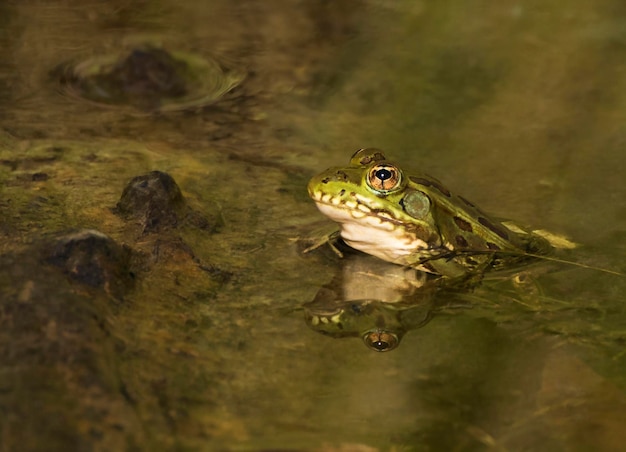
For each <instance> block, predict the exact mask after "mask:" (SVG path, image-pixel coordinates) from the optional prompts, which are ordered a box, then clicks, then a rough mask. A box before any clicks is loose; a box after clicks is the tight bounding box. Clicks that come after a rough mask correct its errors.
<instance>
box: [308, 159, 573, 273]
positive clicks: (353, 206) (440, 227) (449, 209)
mask: <svg viewBox="0 0 626 452" xmlns="http://www.w3.org/2000/svg"><path fill="white" fill-rule="evenodd" d="M308 191H309V195H310V196H311V198H312V199H313V200H314V201H315V203H316V204H317V207H318V208H319V210H320V211H321V212H322V213H323V214H324V215H326V216H327V217H329V218H331V219H332V220H334V221H335V222H337V223H339V225H340V228H341V231H340V234H341V238H342V239H343V241H344V242H345V243H346V244H348V245H349V246H351V247H352V248H355V249H357V250H360V251H363V252H365V253H368V254H371V255H373V256H376V257H378V258H380V259H383V260H385V261H388V262H392V263H395V264H399V265H404V266H410V267H413V268H417V269H419V270H423V271H426V272H429V273H433V274H437V275H441V276H445V277H461V276H463V275H467V274H469V273H473V274H477V273H478V274H482V273H483V272H484V271H485V270H488V269H490V268H499V267H504V266H508V265H509V264H512V263H514V262H519V261H520V260H522V259H527V258H528V257H529V256H530V255H533V256H536V255H543V254H547V253H549V252H550V251H551V250H552V248H553V246H552V245H553V244H554V243H555V242H553V241H552V240H550V239H551V238H552V237H554V236H548V235H547V233H545V234H542V231H530V230H525V229H523V228H521V227H518V226H516V225H515V224H513V223H511V222H507V221H500V220H497V219H494V218H492V217H490V216H489V215H487V214H485V213H484V212H483V211H482V210H480V209H479V208H478V207H477V206H476V205H475V204H474V203H472V202H470V201H468V200H467V199H465V198H463V197H461V196H458V195H455V194H453V193H452V192H450V190H448V189H447V188H446V187H445V186H444V185H443V184H442V183H441V182H440V181H438V180H437V179H435V178H433V177H431V176H428V175H425V174H417V175H416V174H406V173H404V172H403V171H402V169H401V168H400V167H399V166H398V165H396V164H394V163H392V162H390V161H389V160H387V158H386V157H385V155H384V154H383V152H382V151H380V150H379V149H373V148H368V149H360V150H358V151H357V152H356V153H355V154H354V155H353V156H352V158H351V160H350V165H349V166H346V167H340V168H329V169H327V170H326V171H324V172H322V173H321V174H319V175H317V176H315V177H313V178H312V179H311V181H310V182H309V185H308ZM546 237H548V238H546ZM551 242H552V243H551ZM570 244H571V242H567V241H566V240H565V241H564V244H563V247H570V246H569V245H570Z"/></svg>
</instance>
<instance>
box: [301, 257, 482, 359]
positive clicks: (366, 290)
mask: <svg viewBox="0 0 626 452" xmlns="http://www.w3.org/2000/svg"><path fill="white" fill-rule="evenodd" d="M471 284H472V283H471V282H470V281H469V280H467V279H462V280H461V279H459V280H455V281H454V283H453V281H452V280H450V279H446V278H438V277H435V276H433V275H429V274H427V273H424V272H421V271H419V270H417V269H414V268H408V267H401V266H398V265H394V264H391V263H388V262H385V261H382V260H380V259H377V258H374V257H372V256H368V255H365V254H362V253H352V254H350V255H347V256H346V257H345V259H343V260H342V267H341V269H340V271H339V273H338V274H337V275H336V276H335V278H333V280H332V281H331V282H330V283H328V284H326V285H324V286H323V287H321V288H320V290H319V291H318V293H317V294H316V296H315V298H314V299H313V301H311V302H308V303H305V304H304V306H303V307H304V312H305V321H306V323H307V325H308V326H309V327H310V328H312V329H313V330H315V331H317V332H319V333H321V334H324V335H327V336H331V337H334V338H343V337H360V338H361V339H362V340H363V342H364V343H365V345H366V346H367V347H368V348H370V349H371V350H374V351H378V352H387V351H391V350H393V349H395V348H396V347H398V345H399V344H400V341H401V340H402V337H403V336H404V335H405V334H406V333H407V332H408V331H410V330H414V329H418V328H422V327H423V326H425V325H426V324H427V323H428V322H429V321H430V320H431V319H432V317H433V314H434V313H436V312H437V311H438V310H441V309H443V308H446V307H452V306H454V307H460V306H461V305H460V304H459V302H455V301H453V302H450V300H447V299H446V296H445V294H446V293H450V292H448V291H446V290H445V289H446V288H447V287H454V288H455V289H456V290H457V291H458V290H459V289H460V288H466V287H468V286H470V285H471Z"/></svg>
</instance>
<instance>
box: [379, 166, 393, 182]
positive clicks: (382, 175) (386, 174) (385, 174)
mask: <svg viewBox="0 0 626 452" xmlns="http://www.w3.org/2000/svg"><path fill="white" fill-rule="evenodd" d="M376 177H377V178H378V179H380V180H387V179H391V178H392V177H393V173H392V172H391V171H389V170H388V169H384V168H383V169H379V170H378V171H376Z"/></svg>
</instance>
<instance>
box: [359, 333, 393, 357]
mask: <svg viewBox="0 0 626 452" xmlns="http://www.w3.org/2000/svg"><path fill="white" fill-rule="evenodd" d="M363 342H365V345H366V346H367V347H368V348H370V349H372V350H374V351H376V352H388V351H391V350H393V349H394V348H396V347H397V346H398V344H399V343H400V339H399V338H398V336H397V335H395V334H393V333H389V332H387V331H383V330H379V329H376V330H374V331H368V332H366V333H365V334H364V335H363Z"/></svg>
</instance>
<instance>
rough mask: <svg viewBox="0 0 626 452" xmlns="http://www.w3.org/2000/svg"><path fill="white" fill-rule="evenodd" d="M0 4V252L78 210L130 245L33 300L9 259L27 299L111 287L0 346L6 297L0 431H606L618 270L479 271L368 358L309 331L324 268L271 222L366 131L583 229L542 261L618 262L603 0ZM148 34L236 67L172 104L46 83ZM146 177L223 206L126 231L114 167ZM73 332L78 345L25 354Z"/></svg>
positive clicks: (566, 446)
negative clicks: (210, 98)
mask: <svg viewBox="0 0 626 452" xmlns="http://www.w3.org/2000/svg"><path fill="white" fill-rule="evenodd" d="M0 8H1V14H0V17H1V18H2V19H0V20H1V33H0V40H1V42H2V45H1V46H0V48H1V49H2V50H0V52H1V53H2V55H1V56H2V58H1V59H0V61H1V63H0V87H1V88H2V89H0V128H1V129H2V134H1V135H0V153H1V155H0V157H1V158H0V161H2V165H0V178H1V179H2V190H1V191H0V208H1V209H2V219H1V220H0V231H1V233H2V235H3V238H4V240H3V241H2V244H1V245H0V246H1V250H2V252H3V253H5V254H7V255H17V256H22V257H20V259H21V260H19V259H18V260H17V261H15V263H13V264H11V265H12V266H13V268H14V269H15V268H22V267H21V266H20V265H22V264H20V262H30V261H29V260H28V259H30V257H28V258H26V257H23V256H29V250H30V249H32V247H33V246H35V245H33V243H35V244H36V243H37V241H38V240H39V239H41V238H42V237H44V238H45V237H48V236H50V235H51V234H52V233H56V232H57V231H65V230H70V229H75V228H92V229H98V230H100V231H102V232H104V233H106V234H108V235H109V236H111V237H112V238H114V239H115V240H117V241H118V242H120V243H125V244H127V245H128V246H130V247H132V248H133V250H134V251H135V252H136V254H137V255H139V256H142V259H143V260H141V262H142V264H141V265H140V271H138V273H137V283H136V286H135V288H134V290H133V291H131V292H130V293H129V294H127V295H126V296H125V297H124V300H123V302H119V301H118V302H115V303H111V301H110V300H109V299H108V298H107V297H106V296H103V295H102V294H95V295H93V293H92V292H89V291H86V290H85V289H80V287H78V288H76V286H68V287H69V288H68V289H58V293H57V294H56V295H55V289H54V284H53V283H50V282H49V281H50V280H49V279H45V278H54V275H55V273H53V272H52V270H50V275H51V276H47V275H48V273H45V277H44V276H42V278H44V279H42V281H43V282H41V283H40V282H37V281H39V280H38V279H35V283H32V279H30V278H31V276H28V274H27V273H24V274H25V275H26V276H23V279H20V278H19V277H16V276H15V274H21V273H19V272H18V271H16V270H15V271H14V272H13V273H12V275H13V276H12V277H11V278H9V277H4V276H3V278H2V279H1V280H2V281H3V287H4V289H3V290H8V293H14V296H15V297H16V299H18V300H35V301H34V302H33V309H35V308H36V307H37V306H39V304H38V303H46V300H47V298H45V297H44V295H37V294H40V292H38V290H41V293H47V292H49V293H51V294H52V295H49V297H50V299H52V300H57V299H60V298H63V297H65V298H63V299H67V300H74V297H78V299H80V300H84V298H80V297H84V296H85V293H87V294H88V297H93V299H94V300H95V301H94V303H96V302H102V303H103V304H102V305H103V306H107V307H106V308H103V309H100V308H98V309H96V308H94V309H96V310H95V311H94V312H95V314H93V315H92V316H91V317H90V316H86V317H85V318H86V319H91V320H84V321H85V322H87V323H88V322H92V320H93V319H94V318H95V319H100V321H99V322H95V326H92V327H90V328H95V329H94V330H91V329H88V328H87V327H85V330H81V328H78V327H77V329H78V330H79V331H78V332H75V331H71V334H70V332H68V331H66V330H64V329H63V328H60V327H59V325H61V326H63V325H65V323H63V322H64V321H65V320H64V318H63V317H62V316H61V314H62V313H61V314H59V313H56V314H55V315H59V316H61V317H58V318H57V317H50V318H48V317H46V316H43V317H42V318H41V324H35V326H34V327H32V330H31V329H29V330H28V334H30V335H31V336H36V335H43V336H41V337H45V338H47V339H46V340H47V341H48V342H44V343H46V344H47V343H50V344H52V345H50V350H48V349H46V350H48V351H47V352H45V353H44V352H43V351H42V349H41V348H39V349H38V348H34V349H33V350H34V351H33V352H32V353H33V354H28V355H21V354H19V353H22V352H21V350H22V349H19V350H20V352H19V353H18V351H16V350H18V349H17V348H14V347H16V345H15V344H16V343H18V342H19V344H23V343H25V344H27V343H28V339H23V341H22V339H21V338H24V337H27V335H26V331H22V330H19V329H17V330H16V329H15V328H14V327H15V325H16V323H15V318H13V317H11V316H10V315H8V312H9V311H8V308H6V309H4V308H3V310H2V311H0V325H2V328H3V330H4V331H5V333H2V334H0V344H2V346H1V347H0V350H1V351H2V353H3V355H2V356H3V359H2V361H3V362H5V363H10V364H5V365H4V366H0V410H1V413H2V416H0V419H2V421H0V426H1V428H0V450H2V451H4V450H7V451H10V450H49V449H50V445H55V446H56V447H58V448H63V449H68V448H69V449H76V450H124V449H126V450H133V449H135V450H208V451H211V450H274V449H284V450H324V451H339V450H341V451H348V450H350V451H351V450H363V451H369V450H380V451H405V450H406V451H412V450H418V451H422V450H423V451H428V450H433V451H436V450H511V451H515V450H538V451H541V450H545V451H552V450H592V449H593V450H606V451H610V450H619V449H620V448H621V447H622V441H621V436H622V426H623V425H624V422H625V421H626V415H625V414H624V413H626V410H625V408H626V396H625V393H624V390H625V389H626V380H625V379H624V374H626V372H625V370H626V363H625V360H626V353H624V340H625V338H626V336H625V334H626V320H625V319H626V312H624V301H625V300H624V295H623V294H624V292H625V290H624V289H625V287H624V285H625V279H624V277H623V276H616V275H613V274H609V273H605V272H603V271H599V270H595V269H591V268H585V267H578V266H573V265H567V264H559V263H550V264H546V265H544V266H541V265H540V266H538V271H537V273H536V274H534V275H533V277H532V279H531V280H530V282H529V283H528V284H526V285H521V286H515V285H514V284H513V283H512V282H511V279H510V278H500V277H499V275H493V276H491V277H490V278H487V279H486V280H485V281H484V282H483V284H482V285H481V286H480V287H478V288H476V289H475V290H474V291H472V292H466V293H462V294H459V295H458V296H457V297H456V298H455V299H454V300H452V301H454V304H455V305H457V304H460V305H462V306H457V307H454V306H452V307H446V308H444V309H442V310H440V311H438V312H437V313H436V314H435V315H434V316H433V318H432V319H431V320H430V322H428V323H427V324H426V325H425V326H423V327H422V328H419V329H415V330H412V331H408V332H407V333H406V334H405V336H404V337H403V338H402V341H401V344H400V346H399V347H398V348H397V349H395V350H393V351H391V352H388V353H375V352H372V351H370V350H368V349H367V348H366V347H365V346H364V345H363V344H362V342H361V341H360V340H359V339H357V338H343V339H333V338H331V337H327V336H323V335H320V334H318V333H316V332H315V331H313V330H311V329H310V328H308V327H307V325H306V324H305V321H304V310H303V308H302V304H303V303H305V302H308V301H311V300H312V299H313V298H314V297H315V295H316V293H317V292H318V290H319V289H320V287H322V286H323V285H324V284H328V283H329V281H331V280H332V279H333V278H334V277H335V275H336V274H337V272H340V271H341V270H342V267H341V266H342V264H341V262H340V261H339V260H338V259H337V258H336V257H334V256H333V255H332V253H330V252H328V250H325V249H321V250H320V251H319V252H317V253H313V254H310V255H306V256H303V255H301V254H300V253H299V252H298V249H297V246H296V244H295V242H294V241H293V240H292V239H294V238H297V237H302V236H304V235H306V234H307V233H309V232H310V230H311V225H312V224H314V223H315V222H317V221H319V220H320V219H321V218H320V215H319V213H318V212H317V210H316V208H315V207H314V205H313V203H312V202H311V201H310V200H309V199H308V197H307V195H306V182H307V181H308V179H309V177H310V176H311V175H313V174H314V173H317V172H319V171H321V170H322V169H324V168H326V167H329V166H335V165H342V164H345V163H347V161H348V159H349V156H350V155H351V153H352V152H353V151H354V150H355V149H358V148H360V147H379V148H381V149H384V150H385V151H386V153H387V154H389V156H391V157H392V158H393V159H394V160H395V161H397V162H399V163H400V164H401V165H402V166H403V167H406V168H413V169H416V170H420V171H427V172H429V173H431V174H433V175H434V176H436V177H438V178H439V179H441V180H442V181H444V182H445V183H446V184H447V185H448V186H449V187H450V188H451V189H453V190H455V191H456V192H458V193H461V194H463V195H464V196H466V197H467V198H469V199H471V200H472V201H475V202H476V203H478V204H479V205H480V206H481V207H482V208H483V209H485V210H487V211H489V212H493V213H495V214H496V215H501V216H504V217H508V218H513V219H515V220H518V221H520V222H521V223H526V224H530V225H532V226H534V227H540V228H545V229H549V230H552V231H554V232H557V233H560V234H564V235H566V236H568V237H570V238H572V239H573V240H574V241H576V242H578V243H580V244H582V246H581V247H580V248H579V249H577V250H574V251H571V252H568V253H566V254H563V255H561V256H560V257H562V258H563V259H566V260H571V261H575V262H579V263H582V264H584V265H587V266H592V267H600V268H606V269H610V270H614V271H617V272H625V271H626V269H625V268H624V264H623V259H622V256H623V253H624V250H625V247H624V237H625V234H624V230H625V225H626V223H625V220H626V202H625V201H624V200H625V199H626V184H625V183H624V180H626V178H625V177H624V176H625V174H624V173H625V163H624V158H623V147H624V141H625V139H626V134H625V132H624V127H623V124H624V123H625V119H626V118H625V116H626V97H625V96H624V94H623V93H624V92H626V90H625V89H624V83H625V79H624V77H623V74H624V71H625V69H626V58H624V57H625V56H626V46H625V45H624V44H625V43H626V28H624V25H623V24H624V23H625V22H624V20H625V18H626V10H624V8H623V7H622V6H621V4H620V3H619V2H617V1H609V0H607V1H602V2H580V1H578V2H575V3H572V4H569V5H567V8H564V6H563V4H562V3H558V2H524V3H522V2H519V3H518V2H504V3H501V4H497V5H494V4H493V3H487V2H480V1H476V2H470V3H463V2H448V3H441V2H439V3H432V4H429V3H428V2H413V1H411V2H409V1H407V2H395V3H393V4H391V3H388V2H379V1H375V0H369V1H366V0H363V1H358V0H350V1H347V2H341V3H339V2H290V1H286V0H285V1H278V0H276V1H270V2H247V1H246V2H237V3H234V2H226V1H224V2H211V3H210V4H201V3H198V2H186V3H184V4H181V3H180V2H167V1H160V2H151V3H149V4H144V3H143V2H117V3H115V4H113V3H110V2H108V3H106V4H104V3H100V2H87V3H85V2H82V3H76V4H75V3H74V2H69V1H55V2H34V1H32V2H10V3H6V4H4V5H3V6H2V7H0ZM146 40H148V41H150V42H157V43H159V44H162V45H165V46H168V47H170V48H175V49H181V50H184V51H188V52H195V53H197V54H199V55H203V56H205V57H216V58H218V59H223V60H225V61H228V62H229V63H231V64H233V65H236V66H238V67H245V68H247V70H248V78H247V79H246V81H245V82H244V83H243V84H242V85H241V87H240V88H239V89H238V90H235V91H233V93H232V96H226V97H225V99H224V100H223V101H222V102H220V103H216V104H215V105H214V106H210V107H206V108H204V109H201V110H199V111H193V112H186V113H171V114H146V113H145V112H133V111H128V110H124V111H120V110H118V109H115V108H101V107H98V106H95V105H93V104H90V103H87V102H80V101H78V100H76V99H71V98H68V97H66V96H63V95H62V94H60V93H59V92H58V90H57V88H58V86H57V84H56V83H55V82H54V80H51V78H50V75H49V74H50V71H51V70H52V69H53V68H54V67H56V66H57V65H58V64H60V63H62V62H64V61H68V60H74V59H81V58H87V57H90V56H93V55H95V54H100V53H107V52H111V51H115V49H119V48H120V47H122V46H124V45H129V43H133V42H144V41H146ZM155 169H158V170H161V171H167V172H168V173H170V174H171V175H172V176H173V177H174V178H175V179H176V181H177V182H178V184H179V185H180V187H181V189H182V191H183V194H184V196H185V197H186V199H187V200H188V203H189V204H190V206H191V207H192V208H193V209H195V211H197V212H200V213H201V214H204V215H206V216H207V217H211V218H219V222H220V224H221V226H220V228H219V230H218V232H216V233H209V232H207V231H205V230H202V229H198V228H194V227H192V226H186V227H182V228H180V229H178V230H175V231H169V232H167V231H166V232H164V233H163V234H143V233H142V232H141V229H140V228H139V227H138V225H136V224H132V222H131V223H127V222H124V221H123V220H122V219H120V218H119V217H118V216H116V215H115V214H114V212H112V210H111V209H112V208H113V207H114V206H115V204H116V202H117V201H118V200H119V196H120V194H121V192H122V189H123V187H124V184H125V183H126V182H128V181H129V180H130V179H131V178H132V177H134V176H137V175H139V174H143V173H146V172H148V171H151V170H155ZM35 173H45V174H46V175H47V176H46V178H45V179H44V180H41V177H39V176H38V177H33V175H34V174H35ZM216 221H217V220H216ZM3 268H6V267H3ZM59 278H64V277H62V276H59ZM29 281H31V282H29ZM63 281H65V280H64V279H63ZM59 284H60V287H65V286H63V285H62V284H61V283H59ZM9 286H10V289H8V288H9ZM40 287H44V288H45V289H46V290H44V289H39V288H40ZM11 291H13V292H11ZM3 293H4V292H3ZM31 293H32V294H35V295H33V296H30V294H31ZM37 296H41V297H44V298H37ZM47 296H48V295H47ZM33 297H35V298H33ZM77 303H78V302H77ZM97 306H100V305H97ZM470 307H471V308H470ZM11 312H13V311H11ZM15 312H17V313H18V314H19V312H20V311H15ZM35 312H38V311H36V309H35ZM18 314H15V315H18ZM12 315H13V314H12ZM78 318H83V317H78ZM12 319H13V320H12ZM38 321H39V320H38ZM72 321H74V320H72ZM77 321H78V320H77ZM81 321H83V320H81ZM11 322H13V323H11ZM87 323H85V325H87ZM69 325H71V323H69ZM81 325H82V324H81ZM89 325H91V323H89ZM11 328H13V329H11ZM98 328H99V329H98ZM8 331H11V332H12V334H14V335H19V338H20V340H19V341H18V340H17V339H16V336H11V335H9V334H8V333H6V332H8ZM81 331H82V333H81ZM91 331H97V333H93V334H92V333H90V332H91ZM103 331H104V332H105V333H106V334H105V333H102V332H103ZM73 334H76V336H75V337H76V339H75V341H74V342H71V341H72V340H74V339H72V338H74V336H72V335H73ZM80 334H84V335H87V336H89V337H88V339H86V340H85V341H86V343H88V344H91V342H89V340H93V341H94V344H95V345H90V347H91V348H90V349H89V350H92V351H91V352H90V353H88V354H87V355H81V354H72V350H73V349H72V348H70V349H68V350H69V351H67V352H66V353H65V352H64V353H61V354H60V355H59V356H62V357H63V360H62V361H60V360H59V361H55V360H54V359H52V358H50V359H48V360H47V361H46V359H45V358H46V356H57V355H55V354H54V353H56V352H55V350H57V348H58V347H61V346H58V347H57V348H55V347H56V346H55V345H54V344H67V343H69V344H76V343H80V341H81V340H83V339H81V338H82V336H81V335H80ZM64 341H65V342H64ZM67 341H70V342H67ZM73 346H75V345H73ZM68 347H69V346H68ZM61 348H62V347H61ZM48 352H49V354H46V353H48ZM16 356H17V357H21V356H29V357H34V358H32V360H31V359H30V358H29V359H28V360H21V359H22V358H20V360H13V361H12V358H14V357H16ZM85 356H89V357H91V358H89V359H87V358H85ZM33 394H36V397H34V396H33ZM45 425H48V427H45V428H44V426H45ZM49 425H52V426H51V427H50V426H49Z"/></svg>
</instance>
